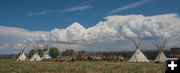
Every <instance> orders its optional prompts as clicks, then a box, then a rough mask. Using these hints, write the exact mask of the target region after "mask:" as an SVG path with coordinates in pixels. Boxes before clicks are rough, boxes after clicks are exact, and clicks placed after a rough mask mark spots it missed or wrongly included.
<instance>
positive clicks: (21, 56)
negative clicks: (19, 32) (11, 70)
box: [17, 47, 28, 61]
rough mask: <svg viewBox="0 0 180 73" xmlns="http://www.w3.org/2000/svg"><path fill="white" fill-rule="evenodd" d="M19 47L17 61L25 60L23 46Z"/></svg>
mask: <svg viewBox="0 0 180 73" xmlns="http://www.w3.org/2000/svg"><path fill="white" fill-rule="evenodd" d="M20 49H21V53H20V56H19V57H18V59H17V61H26V60H28V59H27V57H26V56H25V54H24V50H25V47H21V48H20Z"/></svg>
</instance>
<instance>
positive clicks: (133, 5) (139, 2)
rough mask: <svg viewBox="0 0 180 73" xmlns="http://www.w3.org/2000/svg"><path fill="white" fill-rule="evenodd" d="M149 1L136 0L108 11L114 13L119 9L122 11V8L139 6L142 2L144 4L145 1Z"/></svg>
mask: <svg viewBox="0 0 180 73" xmlns="http://www.w3.org/2000/svg"><path fill="white" fill-rule="evenodd" d="M149 1H150V0H140V1H137V2H134V3H131V4H128V5H125V6H122V7H120V8H117V9H114V10H112V11H111V12H110V13H116V12H119V11H124V10H127V9H130V8H134V7H137V6H140V5H142V4H145V3H147V2H149Z"/></svg>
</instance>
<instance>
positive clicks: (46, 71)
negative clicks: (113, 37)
mask: <svg viewBox="0 0 180 73" xmlns="http://www.w3.org/2000/svg"><path fill="white" fill-rule="evenodd" d="M164 70H165V68H164V64H155V63H153V61H151V62H150V63H128V62H127V61H124V62H80V61H78V62H16V61H15V60H0V72H1V73H164Z"/></svg>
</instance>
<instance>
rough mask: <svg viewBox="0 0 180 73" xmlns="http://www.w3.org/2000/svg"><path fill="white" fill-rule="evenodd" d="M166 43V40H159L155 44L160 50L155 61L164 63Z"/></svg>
mask: <svg viewBox="0 0 180 73" xmlns="http://www.w3.org/2000/svg"><path fill="white" fill-rule="evenodd" d="M165 44H166V40H165V41H164V42H161V41H159V42H158V43H156V45H155V46H156V48H157V49H158V50H159V54H158V56H157V57H156V59H155V63H164V62H165V60H166V56H165V54H164V51H163V49H164V46H165Z"/></svg>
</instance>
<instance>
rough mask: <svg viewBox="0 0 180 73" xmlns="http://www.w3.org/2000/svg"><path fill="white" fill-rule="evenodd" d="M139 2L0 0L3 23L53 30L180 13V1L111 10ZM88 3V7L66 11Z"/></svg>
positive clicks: (153, 0) (147, 0)
mask: <svg viewBox="0 0 180 73" xmlns="http://www.w3.org/2000/svg"><path fill="white" fill-rule="evenodd" d="M138 1H141V0H0V25H2V26H10V27H19V28H24V29H27V30H32V31H36V30H42V31H50V30H51V29H53V28H65V27H67V26H69V25H71V24H72V23H73V22H75V21H77V22H79V23H81V24H82V25H83V26H84V27H86V28H87V27H91V26H93V25H95V24H97V23H98V22H99V21H103V20H104V19H103V17H105V16H109V15H128V14H142V15H145V16H152V15H157V14H166V13H177V14H179V13H180V8H178V7H180V5H179V3H180V1H179V0H173V1H172V0H144V1H145V2H144V3H142V4H140V5H137V6H134V7H132V8H128V9H125V10H122V11H117V12H114V13H111V11H112V10H114V9H117V8H120V7H123V6H126V5H128V4H133V3H135V2H138ZM142 1H143V0H142ZM84 6H87V8H84V9H80V10H72V11H67V12H63V11H65V10H67V9H70V8H74V7H84ZM31 14H33V15H31Z"/></svg>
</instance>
